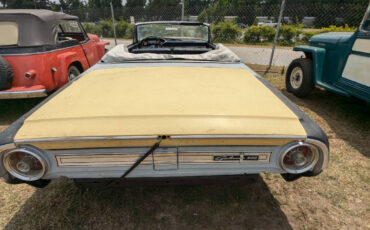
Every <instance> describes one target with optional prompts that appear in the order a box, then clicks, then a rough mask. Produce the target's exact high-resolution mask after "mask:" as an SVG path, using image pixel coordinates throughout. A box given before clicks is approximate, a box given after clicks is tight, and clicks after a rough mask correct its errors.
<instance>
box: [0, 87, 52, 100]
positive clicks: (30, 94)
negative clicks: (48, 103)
mask: <svg viewBox="0 0 370 230" xmlns="http://www.w3.org/2000/svg"><path fill="white" fill-rule="evenodd" d="M46 96H47V93H46V89H39V90H30V91H0V99H19V98H35V97H46Z"/></svg>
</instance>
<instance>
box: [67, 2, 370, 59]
mask: <svg viewBox="0 0 370 230" xmlns="http://www.w3.org/2000/svg"><path fill="white" fill-rule="evenodd" d="M189 2H191V1H189ZM189 2H187V4H186V3H185V6H184V15H182V5H181V4H176V5H168V6H163V5H155V4H154V5H153V4H147V5H146V6H143V7H118V8H114V16H115V19H116V20H117V22H116V25H117V26H116V29H117V36H118V38H123V37H124V38H128V37H130V36H132V31H130V28H131V30H132V26H130V24H129V23H130V20H132V19H134V21H135V22H139V21H171V20H181V18H182V16H183V17H184V20H186V21H200V22H207V23H210V24H211V25H212V27H213V28H216V27H217V25H219V24H220V22H229V23H232V24H233V25H234V27H235V28H236V30H238V31H237V33H235V34H237V36H235V37H234V38H232V39H229V38H230V36H224V37H227V38H228V39H226V40H225V39H223V38H224V37H223V36H222V34H221V35H220V34H219V33H214V34H213V37H214V38H215V41H216V42H227V43H244V44H246V45H247V46H242V47H240V46H238V47H235V46H234V45H229V47H230V48H231V49H233V50H234V51H235V52H236V53H237V54H238V55H239V56H240V57H241V59H242V61H244V62H247V63H252V64H260V65H268V64H269V59H270V55H271V50H272V47H273V45H274V44H277V45H280V46H288V47H292V46H294V45H297V44H305V43H307V42H308V40H309V38H310V37H311V36H313V35H315V34H317V33H321V32H330V31H354V30H356V27H358V26H359V24H360V22H361V20H362V18H363V15H364V13H365V10H366V8H367V6H368V4H369V3H368V2H366V1H359V2H358V3H332V1H327V2H326V1H325V2H324V3H320V4H319V3H308V1H296V0H294V1H293V0H286V4H285V7H284V9H283V11H282V13H283V14H282V20H281V24H282V27H280V32H279V34H278V36H276V38H277V39H276V40H274V37H275V34H276V28H277V24H278V18H279V13H280V10H281V6H282V5H281V4H280V3H279V4H267V3H265V1H257V2H258V3H256V4H244V5H242V4H237V3H236V4H235V3H234V2H237V1H222V0H219V1H214V3H213V4H203V5H199V4H195V5H192V4H189ZM198 2H203V1H198ZM233 3H234V4H233ZM64 12H66V13H69V14H73V15H77V16H78V17H79V18H80V20H81V21H83V22H88V23H86V24H85V27H88V29H87V30H88V31H90V32H94V33H98V34H99V35H103V36H104V37H112V36H113V32H112V31H113V29H112V26H110V25H111V24H112V23H111V21H109V20H111V17H112V15H111V9H110V8H99V9H97V8H86V7H85V8H79V9H69V10H64ZM221 24H222V23H221ZM94 25H97V26H100V27H99V28H100V29H96V30H94V28H93V26H94ZM213 31H214V30H213ZM221 31H222V27H221ZM229 31H230V30H229ZM274 42H275V43H274ZM251 44H253V46H248V45H251ZM255 45H257V46H258V47H256V46H255ZM301 55H302V54H300V53H295V52H293V51H291V49H289V48H288V49H287V48H282V47H277V50H276V51H275V56H274V59H273V62H272V65H277V66H287V65H289V63H290V61H291V60H293V59H294V58H296V57H299V56H301Z"/></svg>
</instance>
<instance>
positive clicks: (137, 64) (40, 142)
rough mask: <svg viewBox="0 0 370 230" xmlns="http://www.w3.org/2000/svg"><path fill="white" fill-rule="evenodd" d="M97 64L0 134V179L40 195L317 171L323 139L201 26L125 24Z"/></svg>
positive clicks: (324, 151) (324, 155)
mask: <svg viewBox="0 0 370 230" xmlns="http://www.w3.org/2000/svg"><path fill="white" fill-rule="evenodd" d="M134 31H135V32H134V39H133V43H132V44H131V45H129V46H127V47H126V46H124V45H118V46H116V47H115V48H113V49H112V50H111V51H110V52H108V53H107V54H106V55H105V56H104V57H103V59H102V60H101V61H100V62H99V63H98V64H96V65H95V66H93V67H92V68H91V69H90V70H88V71H86V72H85V73H83V74H82V75H80V76H79V77H78V78H76V79H74V80H73V81H71V82H70V83H69V84H67V85H66V86H65V87H63V88H62V89H60V90H58V91H57V92H55V93H54V94H53V95H51V96H50V97H49V98H47V99H46V100H45V101H43V102H42V103H41V104H40V105H38V106H37V107H36V108H34V109H33V110H32V111H30V112H28V113H27V114H25V115H24V116H23V117H21V118H20V119H19V120H17V121H16V122H14V123H13V124H12V125H11V126H9V127H8V128H7V129H6V130H5V131H4V132H3V133H1V134H0V159H1V161H0V176H1V177H3V178H4V179H5V181H7V182H8V183H22V182H25V183H29V184H31V185H34V186H38V187H42V186H45V185H46V184H47V183H48V182H49V181H50V180H51V179H56V178H59V177H68V178H73V179H75V180H76V181H77V182H79V181H88V180H92V181H104V183H107V184H112V183H114V184H115V183H116V182H117V181H120V182H121V183H122V182H125V181H133V180H140V179H143V180H149V181H155V180H159V179H161V180H165V181H173V180H175V181H176V180H181V179H191V180H194V179H196V178H203V179H206V180H208V179H212V178H213V177H227V178H229V177H234V176H238V177H241V176H242V175H247V174H258V173H261V172H270V173H279V174H282V175H283V177H284V178H285V179H287V180H294V179H297V178H299V177H301V176H314V175H317V174H319V173H320V172H321V171H322V170H323V169H325V168H327V167H328V162H329V144H328V139H327V137H326V135H325V133H324V132H323V131H322V130H321V128H320V127H319V126H318V125H317V124H316V123H315V122H313V121H312V120H311V119H310V118H309V117H308V116H307V115H306V114H304V113H303V112H302V111H301V110H299V109H298V108H297V107H296V106H295V105H294V104H293V103H292V102H291V101H289V100H288V99H287V98H286V97H285V96H283V95H282V94H281V93H280V92H279V91H277V90H276V89H275V88H273V87H272V86H271V85H269V84H268V83H267V82H266V81H265V80H264V79H263V78H262V77H260V76H259V75H258V74H256V73H255V72H253V71H252V70H251V69H250V68H248V67H247V66H246V65H244V64H243V63H240V60H239V58H238V57H237V56H236V55H235V54H234V53H232V52H231V51H230V50H229V49H227V48H226V47H224V46H222V45H221V44H218V45H215V44H213V43H212V42H211V36H210V28H209V25H207V24H203V23H193V22H191V23H190V22H150V23H139V24H136V26H135V29H134Z"/></svg>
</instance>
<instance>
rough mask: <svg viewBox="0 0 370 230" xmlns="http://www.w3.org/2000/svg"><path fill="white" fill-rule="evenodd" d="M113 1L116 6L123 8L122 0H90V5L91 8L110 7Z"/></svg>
mask: <svg viewBox="0 0 370 230" xmlns="http://www.w3.org/2000/svg"><path fill="white" fill-rule="evenodd" d="M111 1H112V4H113V7H114V8H121V7H122V1H121V0H89V2H88V6H89V7H91V8H107V7H110V2H111Z"/></svg>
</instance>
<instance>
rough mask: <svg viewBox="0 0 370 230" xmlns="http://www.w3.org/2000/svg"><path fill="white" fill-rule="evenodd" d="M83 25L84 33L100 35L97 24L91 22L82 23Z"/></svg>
mask: <svg viewBox="0 0 370 230" xmlns="http://www.w3.org/2000/svg"><path fill="white" fill-rule="evenodd" d="M83 27H84V29H85V31H86V33H91V34H96V35H98V36H100V35H101V29H100V26H98V25H94V24H92V23H84V24H83Z"/></svg>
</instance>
